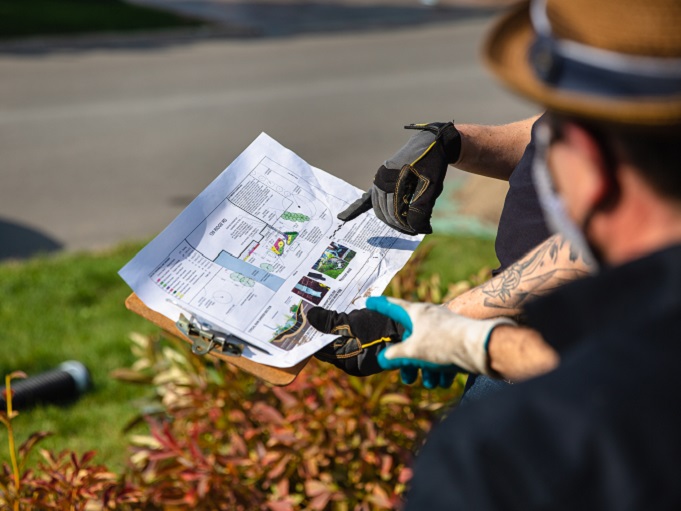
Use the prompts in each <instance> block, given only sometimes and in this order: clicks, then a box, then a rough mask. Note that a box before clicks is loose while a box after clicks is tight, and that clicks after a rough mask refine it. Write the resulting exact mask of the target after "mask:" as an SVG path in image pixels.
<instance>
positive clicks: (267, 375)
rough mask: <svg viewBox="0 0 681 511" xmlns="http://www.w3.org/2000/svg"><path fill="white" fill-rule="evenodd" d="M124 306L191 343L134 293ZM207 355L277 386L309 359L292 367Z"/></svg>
mask: <svg viewBox="0 0 681 511" xmlns="http://www.w3.org/2000/svg"><path fill="white" fill-rule="evenodd" d="M125 307H126V308H127V309H128V310H131V311H132V312H134V313H135V314H138V315H140V316H142V317H143V318H144V319H146V320H148V321H151V322H152V323H153V324H155V325H157V326H159V327H161V328H162V329H163V330H165V331H166V332H168V333H169V334H171V335H173V336H175V337H178V338H179V339H182V340H184V341H187V342H188V343H191V341H190V340H189V339H188V338H187V337H185V336H184V334H182V332H180V331H179V330H178V328H177V327H176V326H175V323H174V322H173V321H171V320H170V319H168V318H166V317H165V316H163V315H162V314H159V313H158V312H155V311H153V310H151V309H150V308H149V307H147V306H146V305H144V303H143V302H142V300H140V299H139V297H138V296H137V295H136V294H135V293H132V294H131V295H130V296H128V298H127V299H126V300H125ZM208 356H212V357H216V358H219V359H220V360H224V361H225V362H229V363H230V364H233V365H235V366H237V367H238V368H239V369H241V370H243V371H246V372H247V373H250V374H252V375H253V376H257V377H258V378H260V379H261V380H264V381H266V382H268V383H271V384H272V385H277V386H284V385H288V384H289V383H291V382H292V381H293V380H295V378H296V376H298V373H300V371H302V370H303V367H305V365H306V364H307V361H308V360H310V359H309V358H307V359H305V360H303V361H301V362H298V363H297V364H296V365H294V366H293V367H286V368H279V367H271V366H266V365H262V364H258V363H257V362H253V361H252V360H248V359H247V358H241V357H232V356H229V355H224V354H222V353H216V352H211V353H209V354H208Z"/></svg>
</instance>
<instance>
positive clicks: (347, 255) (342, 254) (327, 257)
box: [312, 242, 357, 279]
mask: <svg viewBox="0 0 681 511" xmlns="http://www.w3.org/2000/svg"><path fill="white" fill-rule="evenodd" d="M355 255H357V253H356V252H355V251H354V250H350V249H349V248H348V247H344V246H343V245H338V244H337V243H334V242H331V244H330V245H329V246H328V247H327V248H326V250H324V253H323V254H322V256H321V257H320V258H319V260H318V261H317V262H316V263H315V264H314V266H312V269H314V270H316V271H318V272H320V273H323V274H324V275H328V276H329V277H331V278H333V279H337V278H338V277H339V276H340V275H341V274H342V273H343V272H344V271H345V269H346V268H347V267H348V265H349V264H350V261H352V259H353V258H354V257H355Z"/></svg>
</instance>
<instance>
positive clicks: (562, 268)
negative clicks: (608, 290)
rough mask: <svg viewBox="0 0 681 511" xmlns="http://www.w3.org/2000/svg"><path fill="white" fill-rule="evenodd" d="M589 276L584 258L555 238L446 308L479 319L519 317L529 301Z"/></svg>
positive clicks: (566, 243) (448, 304)
mask: <svg viewBox="0 0 681 511" xmlns="http://www.w3.org/2000/svg"><path fill="white" fill-rule="evenodd" d="M588 273H589V266H588V265H587V263H586V262H585V261H584V259H583V258H582V257H581V255H580V254H578V253H576V252H575V250H574V248H573V247H572V245H571V244H570V243H569V242H567V241H566V240H565V239H564V238H562V237H561V236H560V235H554V236H551V237H550V238H548V239H547V240H546V241H544V242H543V243H542V244H540V245H538V246H537V247H535V248H534V249H533V250H531V251H530V252H529V253H528V254H527V255H526V256H525V257H523V258H522V259H520V260H519V261H518V262H516V263H514V264H513V265H511V266H509V267H508V268H506V269H505V270H504V271H503V272H501V273H500V274H499V275H497V276H496V277H494V278H492V279H491V280H489V281H487V282H485V283H484V284H482V285H480V286H478V287H476V288H473V289H471V290H470V291H467V292H466V293H464V294H462V295H460V296H458V297H456V298H455V299H454V300H452V301H450V302H448V303H447V304H446V305H447V307H448V308H449V309H450V310H451V311H453V312H456V313H458V314H462V315H464V316H468V317H470V318H476V319H486V318H493V317H498V316H518V315H520V314H522V311H523V307H524V306H525V304H526V303H527V302H528V301H530V300H533V299H534V298H536V297H538V296H541V295H544V294H547V293H549V292H551V291H552V290H554V289H555V288H557V287H559V286H561V285H563V284H565V283H566V282H569V281H572V280H576V279H578V278H581V277H583V276H585V275H587V274H588Z"/></svg>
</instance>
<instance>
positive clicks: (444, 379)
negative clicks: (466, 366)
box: [440, 371, 456, 389]
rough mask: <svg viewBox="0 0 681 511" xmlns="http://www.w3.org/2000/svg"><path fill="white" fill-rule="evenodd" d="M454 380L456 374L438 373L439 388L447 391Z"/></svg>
mask: <svg viewBox="0 0 681 511" xmlns="http://www.w3.org/2000/svg"><path fill="white" fill-rule="evenodd" d="M454 378H456V373H449V372H444V371H442V372H440V387H442V388H443V389H448V388H449V387H451V386H452V383H454Z"/></svg>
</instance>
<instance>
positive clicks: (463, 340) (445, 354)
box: [367, 296, 515, 376]
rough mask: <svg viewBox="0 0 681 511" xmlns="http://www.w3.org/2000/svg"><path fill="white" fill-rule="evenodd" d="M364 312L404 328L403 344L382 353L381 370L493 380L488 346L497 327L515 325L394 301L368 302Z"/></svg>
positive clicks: (431, 306) (506, 321)
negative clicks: (473, 375) (472, 375)
mask: <svg viewBox="0 0 681 511" xmlns="http://www.w3.org/2000/svg"><path fill="white" fill-rule="evenodd" d="M367 308H368V309H369V310H372V311H376V312H380V313H381V314H384V315H386V316H387V317H389V318H391V319H394V320H395V321H397V322H398V323H400V324H401V325H403V326H404V328H405V331H404V335H403V339H404V341H403V342H401V343H399V344H396V345H394V346H390V347H389V348H387V349H385V350H383V351H382V352H381V353H380V354H379V356H378V363H379V365H380V366H381V367H382V368H383V369H398V368H399V369H404V368H411V369H415V370H418V369H421V370H422V371H426V370H430V371H440V372H452V373H456V372H460V371H466V372H469V373H477V374H484V375H487V376H494V374H493V371H492V370H491V368H490V367H489V357H488V355H487V342H488V341H489V336H490V334H491V333H492V330H493V329H494V328H495V327H497V326H499V325H515V322H514V321H513V320H511V319H509V318H495V319H485V320H478V319H471V318H467V317H465V316H460V315H459V314H455V313H453V312H451V311H449V310H448V309H446V308H444V307H439V306H437V305H433V304H429V303H410V302H406V301H404V300H398V299H396V298H386V297H384V296H381V297H373V298H368V299H367Z"/></svg>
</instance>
